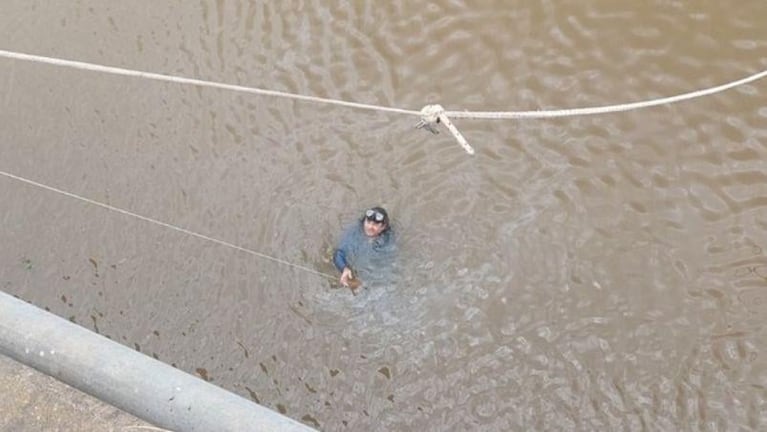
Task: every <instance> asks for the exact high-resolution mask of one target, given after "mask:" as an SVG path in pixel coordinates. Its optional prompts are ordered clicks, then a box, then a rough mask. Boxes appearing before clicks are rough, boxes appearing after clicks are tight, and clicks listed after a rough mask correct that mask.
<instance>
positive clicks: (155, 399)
mask: <svg viewBox="0 0 767 432" xmlns="http://www.w3.org/2000/svg"><path fill="white" fill-rule="evenodd" d="M0 353H2V354H4V355H7V356H8V357H11V358H13V359H15V360H17V361H19V362H21V363H23V364H25V365H27V366H30V367H33V368H35V369H37V370H39V371H41V372H43V373H45V374H48V375H50V376H52V377H54V378H57V379H59V380H60V381H62V382H64V383H67V384H69V385H71V386H72V387H75V388H77V389H80V390H81V391H83V392H85V393H88V394H90V395H92V396H94V397H96V398H98V399H100V400H102V401H104V402H107V403H109V404H111V405H113V406H115V407H117V408H120V409H122V410H124V411H126V412H129V413H131V414H133V415H135V416H136V417H139V418H141V419H143V420H146V421H147V422H149V423H152V424H154V425H156V426H159V427H162V428H165V429H169V430H172V431H176V432H187V431H188V432H199V431H205V432H229V431H232V432H240V431H247V432H253V431H261V432H310V431H314V429H312V428H310V427H308V426H306V425H304V424H302V423H299V422H297V421H295V420H292V419H290V418H288V417H285V416H283V415H281V414H279V413H276V412H274V411H271V410H269V409H267V408H264V407H262V406H260V405H258V404H256V403H253V402H251V401H249V400H247V399H244V398H242V397H240V396H238V395H236V394H234V393H231V392H228V391H226V390H224V389H222V388H220V387H217V386H215V385H213V384H211V383H208V382H206V381H204V380H201V379H199V378H197V377H194V376H192V375H189V374H187V373H185V372H183V371H181V370H178V369H176V368H174V367H172V366H170V365H167V364H165V363H163V362H161V361H158V360H155V359H153V358H151V357H148V356H146V355H144V354H141V353H140V352H137V351H135V350H133V349H131V348H128V347H126V346H124V345H121V344H119V343H117V342H114V341H112V340H110V339H107V338H105V337H103V336H100V335H98V334H96V333H94V332H92V331H90V330H88V329H85V328H83V327H80V326H78V325H76V324H74V323H71V322H69V321H67V320H65V319H63V318H60V317H58V316H56V315H54V314H52V313H49V312H46V311H44V310H42V309H40V308H38V307H36V306H33V305H31V304H29V303H27V302H25V301H23V300H19V299H17V298H15V297H13V296H11V295H8V294H6V293H4V292H1V291H0Z"/></svg>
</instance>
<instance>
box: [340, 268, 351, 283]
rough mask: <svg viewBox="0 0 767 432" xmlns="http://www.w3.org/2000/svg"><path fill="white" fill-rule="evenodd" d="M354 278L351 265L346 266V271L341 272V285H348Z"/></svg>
mask: <svg viewBox="0 0 767 432" xmlns="http://www.w3.org/2000/svg"><path fill="white" fill-rule="evenodd" d="M352 279H354V275H353V274H352V269H350V268H349V267H345V268H344V271H342V272H341V285H343V286H345V287H348V286H349V283H350V282H349V281H351V280H352Z"/></svg>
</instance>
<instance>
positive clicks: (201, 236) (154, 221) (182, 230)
mask: <svg viewBox="0 0 767 432" xmlns="http://www.w3.org/2000/svg"><path fill="white" fill-rule="evenodd" d="M0 175H2V176H5V177H8V178H10V179H13V180H17V181H20V182H22V183H26V184H29V185H32V186H35V187H38V188H40V189H45V190H47V191H50V192H54V193H57V194H60V195H64V196H67V197H69V198H74V199H76V200H80V201H83V202H85V203H88V204H92V205H95V206H98V207H101V208H105V209H107V210H110V211H113V212H116V213H120V214H123V215H125V216H130V217H133V218H136V219H140V220H142V221H145V222H149V223H152V224H155V225H159V226H161V227H164V228H169V229H172V230H174V231H178V232H180V233H183V234H187V235H190V236H192V237H197V238H199V239H202V240H206V241H209V242H212V243H215V244H217V245H220V246H225V247H228V248H231V249H234V250H237V251H240V252H245V253H247V254H250V255H253V256H256V257H259V258H263V259H267V260H270V261H274V262H276V263H279V264H283V265H286V266H289V267H293V268H295V269H299V270H303V271H306V272H309V273H312V274H315V275H317V276H321V277H325V278H329V279H333V280H335V279H337V278H336V276H333V275H329V274H327V273H322V272H319V271H317V270H314V269H311V268H309V267H305V266H302V265H298V264H293V263H291V262H289V261H285V260H281V259H279V258H275V257H273V256H269V255H266V254H263V253H261V252H256V251H254V250H251V249H248V248H244V247H242V246H237V245H236V244H232V243H229V242H226V241H223V240H218V239H215V238H213V237H209V236H206V235H204V234H200V233H196V232H194V231H191V230H188V229H186V228H181V227H178V226H176V225H171V224H169V223H166V222H162V221H159V220H157V219H152V218H150V217H146V216H142V215H140V214H136V213H133V212H130V211H128V210H123V209H121V208H118V207H114V206H111V205H109V204H104V203H102V202H99V201H94V200H92V199H90V198H85V197H82V196H80V195H76V194H73V193H71V192H67V191H64V190H61V189H57V188H55V187H53V186H48V185H44V184H42V183H38V182H36V181H33V180H29V179H26V178H24V177H19V176H17V175H14V174H10V173H7V172H5V171H0Z"/></svg>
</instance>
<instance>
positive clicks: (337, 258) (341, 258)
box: [333, 245, 349, 272]
mask: <svg viewBox="0 0 767 432" xmlns="http://www.w3.org/2000/svg"><path fill="white" fill-rule="evenodd" d="M342 246H343V245H342ZM342 246H341V247H342ZM341 247H339V248H338V249H336V250H335V252H333V264H335V266H336V269H338V271H340V272H343V271H344V269H345V268H347V267H349V263H348V262H347V261H346V250H344V249H342V248H341Z"/></svg>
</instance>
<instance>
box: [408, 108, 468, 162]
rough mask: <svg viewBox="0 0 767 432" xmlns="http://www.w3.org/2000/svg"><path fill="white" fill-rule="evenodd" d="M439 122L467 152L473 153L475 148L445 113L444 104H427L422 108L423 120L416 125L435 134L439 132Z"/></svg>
mask: <svg viewBox="0 0 767 432" xmlns="http://www.w3.org/2000/svg"><path fill="white" fill-rule="evenodd" d="M439 123H442V124H444V125H445V126H446V127H447V129H448V130H449V131H450V132H451V133H452V134H453V136H454V137H455V139H456V141H458V144H460V145H461V147H463V149H464V150H466V153H468V154H470V155H473V154H474V148H473V147H472V146H470V145H469V143H468V142H467V141H466V138H464V137H463V135H462V134H461V132H460V131H459V130H458V128H457V127H455V125H454V124H453V122H452V121H450V119H449V118H448V117H447V114H445V109H444V108H442V105H426V106H425V107H423V108H422V109H421V121H419V122H418V124H417V125H416V126H415V127H416V128H418V129H426V130H428V131H429V132H431V133H433V134H437V133H439V131H438V130H437V125H438V124H439Z"/></svg>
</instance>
